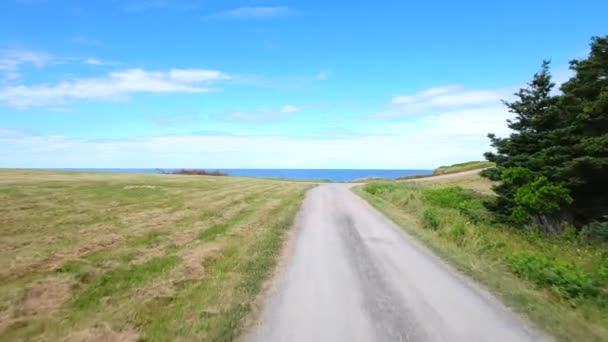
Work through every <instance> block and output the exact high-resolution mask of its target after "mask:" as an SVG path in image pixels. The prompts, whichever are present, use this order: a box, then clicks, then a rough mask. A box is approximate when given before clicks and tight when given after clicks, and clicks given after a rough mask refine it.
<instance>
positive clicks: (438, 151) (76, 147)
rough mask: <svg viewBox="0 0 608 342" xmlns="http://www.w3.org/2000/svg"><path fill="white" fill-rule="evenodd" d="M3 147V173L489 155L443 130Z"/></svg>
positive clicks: (422, 163) (385, 163)
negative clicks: (9, 170)
mask: <svg viewBox="0 0 608 342" xmlns="http://www.w3.org/2000/svg"><path fill="white" fill-rule="evenodd" d="M502 125H503V126H504V123H503V124H502ZM488 129H491V128H488ZM0 146H4V147H5V148H3V149H0V167H150V168H156V167H166V168H171V167H173V168H179V167H203V168H231V167H232V168H276V167H293V168H336V167H343V168H370V167H374V168H396V169H399V168H431V167H435V166H437V165H438V164H440V163H452V162H459V161H462V160H473V159H479V158H480V157H481V154H482V153H483V152H485V151H487V150H488V149H489V146H488V141H487V139H486V137H485V135H483V134H471V133H470V132H464V133H462V132H457V131H454V130H450V131H444V126H436V127H432V128H424V127H419V128H418V129H417V130H413V131H407V130H404V131H402V132H400V133H398V134H358V135H350V136H344V137H341V138H340V139H335V137H334V136H325V137H312V138H306V139H303V138H298V137H289V136H279V135H236V134H225V133H224V134H222V133H213V134H210V133H205V134H190V135H173V136H151V137H141V138H131V139H105V140H87V139H77V138H70V137H56V136H55V137H54V136H14V135H11V134H9V135H8V136H6V137H3V136H2V135H0ZM420 146H424V147H425V148H420ZM398 155H403V156H407V158H395V156H398Z"/></svg>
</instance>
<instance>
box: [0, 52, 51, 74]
mask: <svg viewBox="0 0 608 342" xmlns="http://www.w3.org/2000/svg"><path fill="white" fill-rule="evenodd" d="M52 59H53V57H52V56H51V55H50V54H48V53H45V52H40V51H31V50H0V72H2V73H4V77H3V78H4V79H5V80H15V79H18V78H20V77H21V73H20V71H19V69H20V67H21V66H23V65H25V64H31V65H34V66H35V67H38V68H42V67H44V66H45V65H47V64H48V63H50V62H51V60H52Z"/></svg>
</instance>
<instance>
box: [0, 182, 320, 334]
mask: <svg viewBox="0 0 608 342" xmlns="http://www.w3.org/2000/svg"><path fill="white" fill-rule="evenodd" d="M309 187H310V184H307V183H303V182H280V181H268V180H255V179H243V178H233V177H204V176H203V177H180V176H173V175H135V174H94V173H65V172H63V173H62V172H36V171H19V170H13V171H0V202H1V203H2V207H0V340H3V341H12V340H23V341H31V340H41V339H44V340H54V341H56V340H67V341H82V340H87V341H89V340H99V341H106V340H113V341H118V340H120V341H136V340H146V341H171V340H209V341H228V340H232V339H234V338H235V336H237V335H238V333H239V329H240V327H241V324H242V321H243V318H244V317H245V315H246V314H247V313H248V312H249V311H250V309H251V307H252V303H253V302H254V300H255V298H256V295H257V294H258V292H259V291H260V289H261V287H262V285H263V281H264V280H265V279H266V278H267V276H268V275H269V272H270V270H271V269H272V268H273V265H274V264H275V257H276V255H277V251H278V250H279V249H280V247H281V245H282V244H281V243H282V239H283V236H284V233H285V231H286V229H287V228H288V227H290V225H291V224H292V220H293V219H294V216H295V214H296V212H297V209H298V207H299V204H300V202H301V200H302V198H303V195H304V193H305V191H306V189H308V188H309Z"/></svg>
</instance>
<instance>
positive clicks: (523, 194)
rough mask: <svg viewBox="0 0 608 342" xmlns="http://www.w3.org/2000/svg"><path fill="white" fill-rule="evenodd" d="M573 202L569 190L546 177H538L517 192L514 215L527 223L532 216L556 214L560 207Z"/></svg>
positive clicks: (517, 219)
mask: <svg viewBox="0 0 608 342" xmlns="http://www.w3.org/2000/svg"><path fill="white" fill-rule="evenodd" d="M570 203H572V197H570V195H569V194H568V190H567V189H565V188H563V187H561V186H559V185H555V184H553V183H551V182H549V180H548V179H547V178H546V177H544V176H541V177H537V178H536V179H535V180H534V181H533V182H531V183H528V184H525V185H523V186H521V187H520V188H519V189H517V191H516V192H515V204H516V207H515V210H514V211H513V214H512V217H513V219H515V220H516V221H518V222H521V223H526V222H528V221H529V219H530V217H531V216H551V215H556V214H557V213H558V212H559V211H560V209H561V208H562V207H563V206H565V205H568V204H570Z"/></svg>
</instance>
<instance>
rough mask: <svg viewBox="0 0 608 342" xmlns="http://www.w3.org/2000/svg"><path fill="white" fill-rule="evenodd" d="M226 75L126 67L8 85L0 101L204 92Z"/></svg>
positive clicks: (60, 101)
mask: <svg viewBox="0 0 608 342" xmlns="http://www.w3.org/2000/svg"><path fill="white" fill-rule="evenodd" d="M228 79H230V76H229V75H227V74H225V73H223V72H221V71H217V70H203V69H171V70H168V71H146V70H142V69H127V70H122V71H115V72H110V73H109V74H108V75H107V76H105V77H100V78H83V79H75V80H71V81H65V82H61V83H59V84H56V85H34V86H24V85H20V86H10V87H5V88H4V89H1V90H0V101H1V102H4V103H6V104H7V105H9V106H11V107H15V108H18V109H27V108H29V107H38V106H61V105H65V104H67V103H68V102H70V101H72V100H124V99H127V98H128V96H129V95H132V94H136V93H204V92H208V91H210V90H211V88H209V86H211V85H212V84H213V82H216V81H222V80H228Z"/></svg>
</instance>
